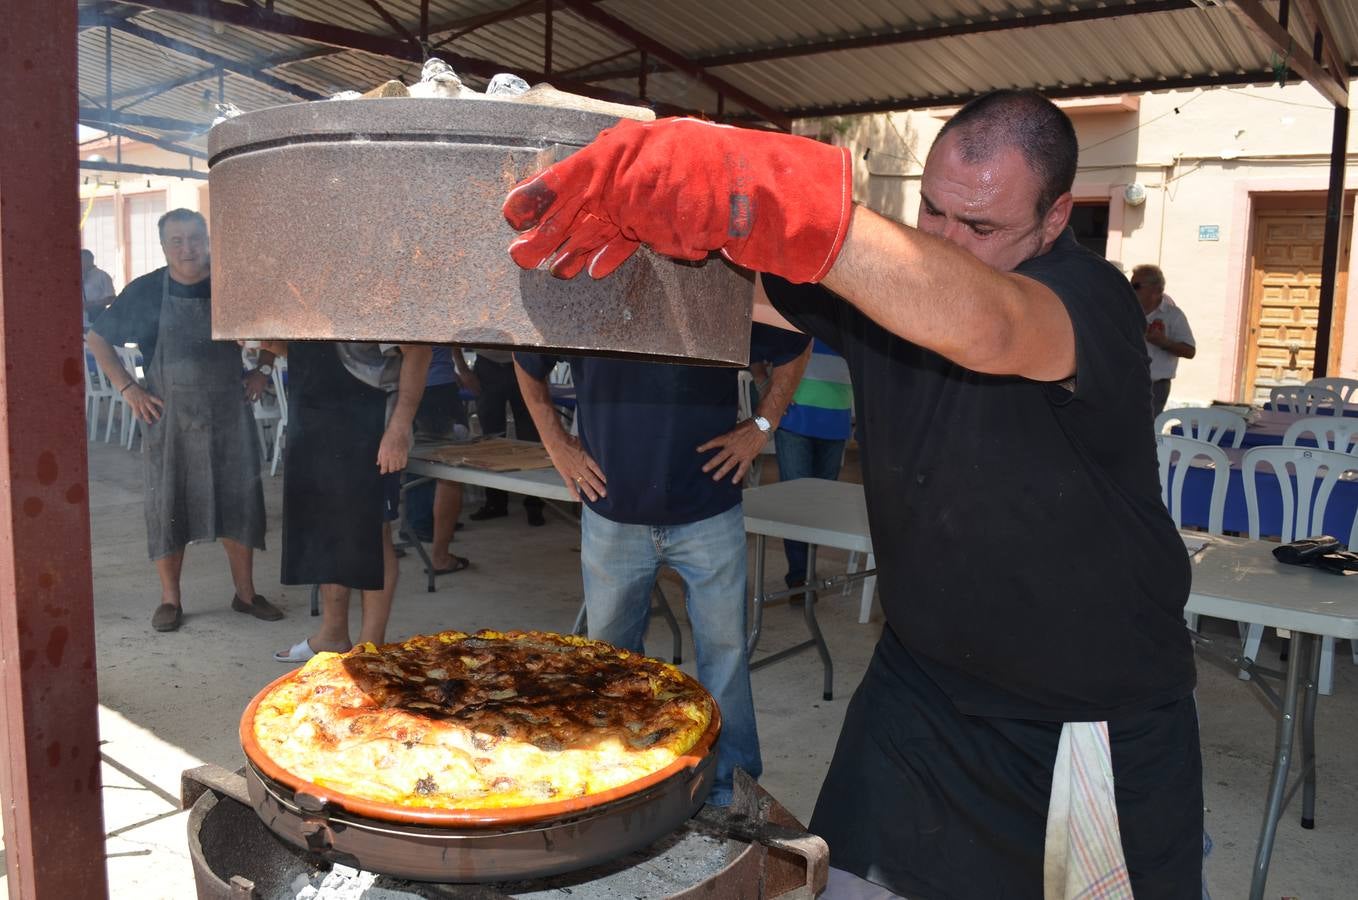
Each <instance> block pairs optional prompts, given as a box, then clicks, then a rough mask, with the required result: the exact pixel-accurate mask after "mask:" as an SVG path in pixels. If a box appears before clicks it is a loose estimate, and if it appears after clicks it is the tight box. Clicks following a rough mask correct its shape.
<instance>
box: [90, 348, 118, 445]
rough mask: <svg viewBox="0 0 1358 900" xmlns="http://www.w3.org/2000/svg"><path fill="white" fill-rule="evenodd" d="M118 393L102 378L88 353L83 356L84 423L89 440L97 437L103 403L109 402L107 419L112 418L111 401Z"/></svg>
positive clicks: (102, 374)
mask: <svg viewBox="0 0 1358 900" xmlns="http://www.w3.org/2000/svg"><path fill="white" fill-rule="evenodd" d="M117 395H118V392H117V391H115V390H114V389H113V385H112V384H110V383H109V381H108V379H107V378H105V377H104V373H103V372H101V371H99V365H98V363H96V362H95V361H94V357H93V356H92V355H90V354H89V353H86V354H85V421H86V423H87V425H88V429H89V439H90V440H94V439H95V438H96V437H98V436H99V416H100V415H101V414H102V410H103V408H104V401H105V400H108V401H109V417H110V418H112V416H113V409H112V407H113V399H114V398H115V397H116V396H117Z"/></svg>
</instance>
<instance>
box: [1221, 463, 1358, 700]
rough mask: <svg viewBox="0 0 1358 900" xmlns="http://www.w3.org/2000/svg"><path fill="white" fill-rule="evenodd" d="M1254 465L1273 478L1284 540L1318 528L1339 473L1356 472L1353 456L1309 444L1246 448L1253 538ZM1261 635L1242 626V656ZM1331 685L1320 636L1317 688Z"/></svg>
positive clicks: (1327, 642)
mask: <svg viewBox="0 0 1358 900" xmlns="http://www.w3.org/2000/svg"><path fill="white" fill-rule="evenodd" d="M1260 466H1266V467H1268V468H1269V469H1271V470H1272V472H1273V475H1274V477H1275V478H1276V479H1277V482H1278V490H1279V492H1280V493H1281V494H1282V514H1283V515H1282V523H1281V525H1280V526H1279V527H1280V528H1281V531H1282V533H1281V534H1280V535H1279V537H1280V538H1281V540H1282V542H1283V543H1288V542H1290V541H1295V540H1298V539H1299V538H1307V537H1314V536H1316V535H1319V534H1323V533H1324V528H1325V507H1326V506H1327V505H1328V504H1329V501H1330V495H1331V494H1332V493H1333V492H1334V486H1335V484H1336V483H1337V482H1338V481H1339V479H1340V477H1341V476H1342V475H1343V474H1344V473H1346V472H1358V457H1354V456H1350V455H1349V454H1347V453H1336V452H1334V451H1333V450H1320V449H1312V448H1310V447H1255V448H1254V449H1252V450H1250V451H1248V452H1247V453H1246V454H1245V458H1244V460H1243V461H1242V462H1241V465H1240V477H1241V479H1242V480H1243V481H1244V485H1245V509H1246V512H1247V513H1248V515H1249V527H1250V538H1251V540H1256V541H1257V540H1259V539H1260V524H1259V496H1258V493H1259V492H1258V489H1257V487H1256V485H1255V470H1256V469H1258V468H1259V467H1260ZM1322 472H1323V474H1322ZM1293 478H1295V479H1296V483H1295V485H1294V484H1293ZM1348 541H1349V546H1354V545H1355V544H1358V529H1354V530H1352V531H1350V533H1349V535H1348ZM1263 635H1264V627H1263V626H1262V625H1256V624H1250V625H1249V626H1248V627H1247V628H1246V629H1245V647H1244V656H1245V657H1247V658H1249V659H1254V658H1255V656H1256V655H1258V653H1259V644H1260V641H1261V640H1262V638H1263ZM1333 690H1334V638H1331V637H1326V638H1324V639H1323V640H1322V641H1321V648H1320V692H1321V693H1322V694H1330V693H1332V692H1333Z"/></svg>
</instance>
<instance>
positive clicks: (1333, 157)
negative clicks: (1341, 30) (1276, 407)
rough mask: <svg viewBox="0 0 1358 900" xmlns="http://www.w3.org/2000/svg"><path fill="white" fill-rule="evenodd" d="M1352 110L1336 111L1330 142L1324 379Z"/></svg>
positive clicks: (1319, 363) (1323, 271)
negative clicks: (1350, 111)
mask: <svg viewBox="0 0 1358 900" xmlns="http://www.w3.org/2000/svg"><path fill="white" fill-rule="evenodd" d="M1348 142H1349V110H1348V107H1347V106H1336V107H1335V108H1334V132H1333V135H1332V137H1331V140H1330V188H1329V193H1328V194H1327V195H1326V197H1325V242H1324V244H1323V245H1322V249H1321V254H1320V316H1319V320H1318V321H1317V322H1316V365H1315V375H1316V377H1317V378H1323V377H1325V375H1326V374H1328V371H1329V367H1330V332H1331V330H1332V328H1333V322H1334V286H1335V281H1336V279H1337V278H1338V275H1339V234H1340V229H1339V226H1340V224H1341V219H1342V217H1343V215H1344V168H1345V165H1346V163H1347V160H1348V153H1347V149H1348Z"/></svg>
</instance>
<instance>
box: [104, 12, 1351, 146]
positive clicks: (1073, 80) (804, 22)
mask: <svg viewBox="0 0 1358 900" xmlns="http://www.w3.org/2000/svg"><path fill="white" fill-rule="evenodd" d="M376 2H377V3H378V4H380V6H381V7H382V9H384V10H385V11H386V12H387V13H388V15H389V16H390V17H391V18H392V19H394V20H395V21H397V22H399V23H400V25H401V27H399V28H398V27H394V26H393V25H392V24H391V23H390V22H389V21H387V19H386V18H384V17H383V16H382V15H381V14H380V13H379V12H378V11H377V10H376V9H375V8H374V5H373V3H372V2H370V0H277V2H275V3H274V4H272V9H273V14H275V15H278V16H287V17H294V19H295V20H300V21H301V22H302V26H303V29H304V30H305V28H306V26H307V25H308V23H321V24H324V25H327V26H338V27H339V28H341V29H348V31H349V34H348V35H340V36H339V37H338V38H336V36H335V35H333V34H331V35H328V36H324V35H323V36H322V37H326V38H327V39H328V40H330V41H331V43H329V44H327V43H321V42H320V41H318V40H316V39H315V38H316V37H317V35H316V34H314V29H313V33H309V34H307V35H305V36H299V35H298V34H295V33H293V34H290V33H286V32H287V30H288V29H287V28H282V27H277V26H278V25H279V22H278V21H273V22H264V23H262V24H263V25H264V26H267V27H254V26H259V25H261V22H260V21H259V19H258V16H261V15H265V14H264V13H258V14H253V15H256V18H255V19H253V20H251V22H249V23H245V22H239V23H237V22H235V21H234V19H233V15H232V14H235V15H236V16H249V15H252V13H251V12H250V10H252V9H254V10H258V9H260V5H259V4H253V5H251V4H247V3H243V2H241V0H192V2H190V0H142V3H141V4H140V5H138V4H136V3H119V2H115V0H80V2H79V5H80V9H81V19H82V25H85V26H96V27H87V30H85V31H83V32H82V33H81V35H80V38H79V53H80V90H81V94H82V100H81V103H82V107H86V108H94V107H102V106H103V105H104V102H105V100H104V98H105V96H106V92H107V89H108V82H107V80H106V78H105V70H104V59H105V57H104V54H105V30H104V28H102V27H97V26H100V25H105V24H107V25H109V26H110V32H111V34H112V36H113V62H114V64H113V70H114V71H113V78H112V91H113V94H114V97H115V102H114V108H115V109H122V110H123V113H124V114H125V116H127V117H128V118H127V120H126V124H127V125H128V127H136V128H141V129H146V130H147V133H152V134H163V133H165V132H166V131H167V129H166V128H164V127H160V128H153V127H152V126H153V125H159V126H166V125H168V124H171V123H170V122H165V121H160V120H172V122H180V123H183V124H184V125H185V126H186V127H187V128H188V130H189V131H196V130H201V129H203V128H205V127H206V126H207V125H208V123H209V122H210V121H211V118H212V115H213V113H212V112H211V109H210V104H206V103H205V102H204V91H205V90H207V91H209V92H210V94H211V97H212V99H215V97H216V92H217V77H216V75H215V72H214V66H215V65H216V64H217V63H219V62H221V61H222V60H226V61H227V62H228V63H229V65H228V68H229V69H231V70H233V71H231V72H229V73H228V74H227V75H226V76H225V77H224V80H223V85H224V88H225V94H226V99H227V100H228V101H230V102H231V103H234V104H235V105H236V106H238V107H240V108H242V109H254V108H258V107H260V106H265V105H270V104H276V103H281V102H289V101H290V100H292V99H294V97H293V96H290V95H289V93H288V91H287V90H286V89H287V88H288V86H289V85H292V86H294V87H295V89H296V91H297V92H299V93H300V94H301V95H304V96H306V95H315V94H321V95H328V94H330V93H333V92H335V91H339V90H346V89H358V90H362V89H366V88H368V87H371V86H373V85H375V84H378V83H380V82H382V81H384V80H387V79H389V78H401V79H402V80H405V81H407V82H409V81H413V80H414V79H415V78H416V77H418V58H419V55H420V52H419V50H418V48H417V47H416V46H415V45H412V44H410V43H409V42H408V40H407V34H406V32H409V33H411V34H417V33H418V32H419V28H420V6H421V4H420V2H419V0H376ZM1204 2H1206V0H1204ZM1316 2H1317V4H1318V6H1319V7H1320V9H1321V10H1322V11H1323V13H1324V14H1325V15H1326V17H1327V19H1328V22H1329V26H1330V28H1331V29H1332V37H1333V39H1334V43H1335V45H1336V47H1337V48H1338V50H1339V53H1340V56H1341V58H1342V60H1343V62H1344V65H1345V67H1346V69H1347V71H1346V73H1345V74H1346V75H1352V74H1353V73H1354V71H1355V66H1354V63H1355V62H1356V61H1358V3H1354V2H1351V0H1316ZM147 5H149V6H152V7H155V8H152V9H147V8H145V7H146V6H147ZM546 6H547V4H546V3H545V2H536V3H534V2H524V0H429V3H428V19H429V22H430V25H431V30H430V38H429V42H430V43H431V44H436V43H438V42H440V41H441V40H443V39H444V38H446V37H448V36H449V35H450V34H452V35H456V37H455V39H454V40H452V41H450V42H448V43H447V44H446V45H445V46H444V47H443V48H442V49H441V50H436V51H435V53H436V54H437V53H443V54H445V55H458V56H461V57H464V58H471V59H473V60H481V61H484V62H485V63H486V65H478V64H475V63H470V64H468V65H470V66H471V67H472V68H473V69H475V70H476V72H477V74H472V73H471V72H466V73H464V79H465V80H466V81H467V82H468V83H470V84H472V85H473V86H478V87H479V86H481V85H483V84H484V81H485V78H486V74H487V72H489V71H494V70H496V69H503V70H505V71H515V72H522V73H527V74H530V75H531V74H533V73H539V72H542V71H543V70H544V69H545V61H544V51H545V46H544V44H545V32H546V23H547V15H546V13H545V12H544V9H545V7H546ZM552 6H553V14H552V69H553V71H554V72H555V73H556V78H554V79H553V80H554V81H556V82H557V83H558V86H564V87H565V88H566V89H572V87H580V86H582V85H583V86H585V89H594V90H599V91H612V92H615V93H618V94H623V95H630V96H636V95H637V93H638V90H639V80H638V77H637V71H638V68H639V66H640V63H641V58H642V55H641V53H640V52H638V49H637V48H636V47H635V46H633V44H632V42H631V40H629V39H627V38H624V37H620V36H619V35H618V34H616V33H614V30H610V28H609V27H608V23H606V22H599V21H596V20H597V19H599V18H600V16H601V15H602V16H606V17H612V18H613V19H614V20H617V21H618V22H621V23H623V25H624V26H625V27H630V28H631V29H634V30H635V31H636V32H639V33H640V34H641V35H643V36H644V38H643V39H642V40H641V42H643V43H644V42H645V41H650V42H653V44H652V45H650V46H649V47H648V48H647V49H649V50H650V52H649V54H648V56H647V60H648V69H649V72H648V75H647V79H646V98H647V100H648V101H650V102H653V103H657V104H668V105H669V106H670V107H681V108H686V109H691V110H695V111H699V112H702V113H705V114H707V115H716V114H717V111H718V103H719V100H718V93H719V92H720V93H724V94H726V96H725V98H724V110H725V113H726V115H727V116H732V117H745V116H749V113H748V110H747V109H746V108H745V107H744V106H742V105H741V103H740V102H738V101H737V100H736V99H734V98H733V96H732V95H733V94H738V93H740V92H743V93H744V94H746V95H748V96H749V97H750V103H752V104H754V105H755V106H762V107H763V108H764V109H765V110H766V111H768V112H769V113H770V114H774V115H777V116H780V117H789V118H790V117H797V116H807V115H831V114H839V113H850V112H863V111H871V110H881V109H891V108H898V109H903V108H910V107H918V106H929V105H942V104H949V103H955V102H957V101H958V100H959V99H963V98H965V97H968V96H972V95H975V94H977V93H981V92H983V91H986V90H990V89H993V88H997V87H1036V88H1040V89H1044V90H1047V91H1049V92H1052V93H1057V94H1060V95H1065V96H1070V95H1074V94H1099V93H1110V92H1117V91H1124V90H1134V89H1142V90H1154V89H1156V88H1157V87H1170V86H1183V85H1185V84H1188V83H1203V82H1209V81H1212V80H1214V79H1215V80H1217V81H1219V82H1221V83H1241V82H1244V81H1251V80H1253V81H1266V80H1267V79H1268V77H1269V74H1268V73H1270V72H1271V70H1272V67H1273V65H1274V64H1275V63H1276V62H1277V61H1278V60H1277V56H1276V55H1275V54H1273V53H1271V52H1270V50H1269V48H1268V46H1267V44H1266V43H1265V42H1264V41H1263V40H1262V39H1261V38H1260V37H1259V36H1258V35H1256V34H1255V33H1254V32H1253V31H1251V30H1250V29H1249V27H1247V25H1246V24H1245V23H1244V22H1243V21H1242V19H1241V18H1240V17H1239V16H1237V15H1236V14H1235V13H1234V12H1233V11H1232V10H1230V9H1224V8H1210V9H1202V8H1198V7H1197V6H1195V5H1194V4H1193V3H1192V2H1190V0H1122V2H1117V0H835V2H833V3H825V2H822V0H777V2H773V0H669V2H666V3H654V2H651V0H602V2H594V0H555V2H554V3H553V4H552ZM1273 6H1274V7H1276V4H1274V5H1273ZM1271 8H1272V7H1271ZM1299 8H1303V5H1302V4H1293V10H1292V16H1291V19H1292V21H1291V34H1292V37H1293V38H1294V42H1295V45H1296V46H1297V47H1299V48H1308V49H1309V47H1310V46H1311V37H1310V32H1308V31H1307V30H1306V26H1305V23H1304V21H1303V13H1302V12H1299V11H1298V10H1299ZM214 11H215V15H213V16H212V17H209V14H213V13H214ZM195 13H197V14H195ZM487 17H499V20H497V21H490V22H487V21H486V19H487ZM213 18H216V19H218V20H220V19H223V18H224V19H227V20H229V21H230V22H231V23H230V24H228V23H227V22H223V21H213V20H212V19H213ZM1029 23H1046V24H1031V25H1030V24H1029ZM291 24H295V23H291ZM247 25H250V26H252V27H246V26H247ZM1017 25H1023V26H1024V27H1017ZM473 26H476V27H473ZM940 29H942V30H943V31H942V32H940ZM921 31H923V32H925V38H927V39H920V32H921ZM336 44H341V45H344V46H336ZM355 46H360V47H364V48H366V50H365V49H354V47H355ZM374 50H376V51H381V52H382V53H387V52H389V53H392V54H393V56H383V55H381V53H379V52H366V51H374ZM811 51H815V52H811ZM669 54H674V56H670V55H669ZM402 56H404V57H405V58H397V57H402ZM667 60H668V62H667ZM670 63H676V64H677V68H676V66H674V65H670ZM199 72H201V73H202V75H203V80H202V81H195V80H193V79H194V76H195V73H199ZM251 72H258V73H260V74H261V77H259V78H251V77H249V76H250V73H251ZM563 73H564V74H563ZM186 82H187V83H186ZM157 86H164V87H167V88H168V89H167V90H165V91H164V93H161V94H155V95H152V94H150V93H149V92H151V91H152V90H153V89H155V88H156V87H157ZM132 116H141V117H143V120H142V121H141V123H140V124H136V125H134V124H132V123H133V121H134V120H133V119H132V118H131V117H132ZM145 117H153V119H154V121H151V122H149V123H148V122H147V121H146V120H145ZM754 118H758V117H757V116H755V117H754ZM181 137H182V135H181Z"/></svg>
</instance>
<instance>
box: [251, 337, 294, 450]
mask: <svg viewBox="0 0 1358 900" xmlns="http://www.w3.org/2000/svg"><path fill="white" fill-rule="evenodd" d="M285 368H286V366H285V365H284V364H283V360H282V359H279V360H277V361H275V362H274V368H273V374H272V375H270V376H269V377H270V379H271V380H272V382H273V383H272V385H271V387H272V388H273V389H272V390H266V391H265V392H264V394H263V395H261V396H260V398H259V399H258V400H256V401H255V402H254V403H253V404H252V406H253V409H254V414H255V429H256V430H257V431H258V432H259V445H260V447H261V448H263V450H264V458H265V459H267V460H268V461H269V474H270V475H277V474H278V461H279V460H280V459H281V458H282V453H283V440H284V438H285V435H286V434H287V430H288V395H287V390H286V389H285V387H284V385H283V370H284V369H285ZM266 428H267V429H269V431H270V432H271V434H270V435H269V436H267V437H266V436H265V429H266Z"/></svg>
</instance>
